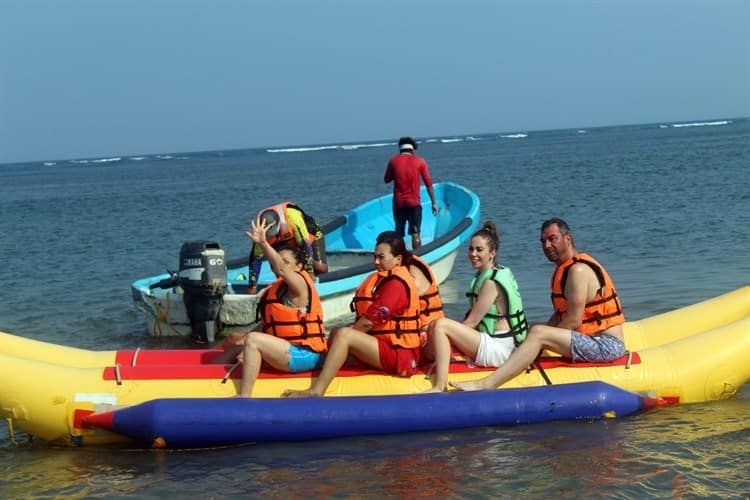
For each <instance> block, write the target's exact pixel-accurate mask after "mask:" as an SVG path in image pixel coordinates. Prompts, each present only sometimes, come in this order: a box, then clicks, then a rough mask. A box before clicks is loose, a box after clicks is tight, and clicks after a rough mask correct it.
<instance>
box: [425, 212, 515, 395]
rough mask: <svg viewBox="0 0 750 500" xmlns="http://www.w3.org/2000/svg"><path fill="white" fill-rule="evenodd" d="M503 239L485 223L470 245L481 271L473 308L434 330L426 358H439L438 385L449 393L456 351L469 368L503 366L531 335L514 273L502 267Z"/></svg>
mask: <svg viewBox="0 0 750 500" xmlns="http://www.w3.org/2000/svg"><path fill="white" fill-rule="evenodd" d="M499 250H500V235H499V232H498V230H497V226H495V224H494V223H493V222H491V221H486V222H485V223H484V225H483V226H482V227H481V228H480V229H479V230H477V231H476V232H475V233H474V234H473V235H472V236H471V239H470V241H469V252H468V257H469V262H470V263H471V267H473V268H474V270H475V271H476V273H475V275H474V278H473V279H472V281H471V286H470V288H469V293H467V294H466V295H467V296H468V297H469V306H470V309H469V310H468V312H467V313H466V315H465V316H464V319H463V320H462V321H460V322H459V321H455V320H452V319H450V318H443V319H439V320H437V321H436V322H434V323H433V324H432V325H431V326H430V331H429V341H428V344H427V354H426V355H427V356H428V357H432V358H434V359H435V385H434V387H433V388H432V389H430V390H428V391H427V392H442V391H445V390H447V389H448V371H449V368H450V360H451V351H452V348H455V349H456V350H458V351H460V352H461V353H462V354H464V355H466V356H468V358H469V359H468V360H467V364H469V365H475V366H481V367H498V366H500V365H502V364H503V363H504V362H505V361H506V360H507V359H508V358H509V357H510V355H511V353H512V352H513V349H515V346H516V345H518V344H520V343H521V342H523V340H524V339H525V338H526V334H527V332H528V325H527V323H526V315H525V314H524V312H523V304H522V301H521V294H520V292H519V290H518V283H517V282H516V279H515V277H514V276H513V272H512V271H511V270H510V268H508V267H504V266H501V265H499V264H498V263H497V255H498V251H499Z"/></svg>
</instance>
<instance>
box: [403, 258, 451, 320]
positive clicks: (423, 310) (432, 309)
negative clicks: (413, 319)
mask: <svg viewBox="0 0 750 500" xmlns="http://www.w3.org/2000/svg"><path fill="white" fill-rule="evenodd" d="M411 263H412V264H413V265H415V266H417V267H418V268H419V269H421V270H422V273H423V274H424V275H425V276H427V279H428V280H430V287H429V288H428V289H427V291H425V292H424V293H423V294H422V295H420V296H419V324H420V325H422V326H424V325H429V324H430V322H431V321H433V320H436V319H438V318H442V317H444V316H445V313H444V312H443V301H442V299H441V298H440V290H439V289H438V283H437V279H436V278H435V273H433V272H432V268H431V267H430V265H429V264H428V263H427V262H426V261H424V260H422V259H421V258H420V257H417V256H416V255H412V257H411Z"/></svg>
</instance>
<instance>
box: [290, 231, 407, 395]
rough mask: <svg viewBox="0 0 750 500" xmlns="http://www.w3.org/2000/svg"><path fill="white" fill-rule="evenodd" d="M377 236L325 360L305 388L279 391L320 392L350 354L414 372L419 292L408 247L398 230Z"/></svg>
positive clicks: (386, 367) (375, 364)
mask: <svg viewBox="0 0 750 500" xmlns="http://www.w3.org/2000/svg"><path fill="white" fill-rule="evenodd" d="M377 241H378V242H379V243H377V245H376V246H375V251H374V253H373V257H374V261H375V269H376V271H375V272H374V273H372V274H371V275H370V276H368V277H367V278H365V280H364V281H363V282H362V284H361V285H360V286H359V288H358V289H357V291H356V293H355V295H354V299H353V300H352V305H353V306H354V310H355V314H356V320H355V322H354V323H353V324H352V325H351V326H344V327H340V328H336V329H334V330H333V331H332V332H331V337H330V348H329V351H328V355H327V356H326V361H325V363H324V364H323V368H322V370H321V372H320V375H319V376H318V378H317V379H316V380H315V381H314V382H313V384H312V385H311V386H310V388H309V389H306V390H301V391H299V390H290V389H287V390H286V391H284V393H283V396H285V397H308V396H323V395H324V394H325V392H326V389H327V388H328V386H329V385H330V383H331V382H332V381H333V379H334V377H335V376H336V374H337V373H338V371H339V369H340V368H341V367H342V366H343V365H344V363H345V362H346V360H347V357H348V356H349V355H350V354H352V355H353V356H354V357H356V358H357V359H359V360H360V361H361V362H363V363H365V364H367V365H370V366H373V367H375V368H378V369H380V370H382V371H384V372H387V373H394V374H397V375H399V376H402V377H409V376H411V375H412V374H414V372H415V370H416V367H417V365H418V364H419V361H420V356H421V350H420V339H419V326H420V325H419V295H418V293H417V286H416V283H415V282H414V278H413V277H412V276H411V274H410V273H409V270H408V266H409V263H410V260H411V253H410V252H409V251H408V250H406V245H405V244H404V240H403V239H402V238H401V237H400V236H398V235H395V234H394V235H393V236H392V237H384V238H380V237H379V238H378V240H377Z"/></svg>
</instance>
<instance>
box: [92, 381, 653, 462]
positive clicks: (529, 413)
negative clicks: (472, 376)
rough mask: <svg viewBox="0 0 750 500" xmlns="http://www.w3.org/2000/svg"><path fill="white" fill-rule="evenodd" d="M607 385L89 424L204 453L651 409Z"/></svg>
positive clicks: (203, 408) (327, 401)
mask: <svg viewBox="0 0 750 500" xmlns="http://www.w3.org/2000/svg"><path fill="white" fill-rule="evenodd" d="M649 406H650V405H649V404H648V403H647V401H646V400H645V399H644V398H643V397H641V396H640V395H638V394H635V393H632V392H628V391H625V390H622V389H619V388H617V387H614V386H612V385H609V384H606V383H604V382H581V383H575V384H561V385H551V386H543V387H531V388H521V389H502V390H494V391H477V392H445V393H435V394H413V395H399V396H376V397H373V396H368V397H354V396H352V397H319V398H306V399H285V398H265V399H249V398H221V399H218V398H178V399H155V400H151V401H147V402H145V403H141V404H139V405H136V406H131V407H126V408H120V409H117V410H113V411H110V412H106V413H99V414H92V415H90V416H89V417H87V423H88V424H89V425H92V426H94V427H99V428H104V429H108V430H111V431H113V432H116V433H118V434H121V435H124V436H127V437H129V438H131V439H133V440H135V441H138V442H140V443H143V444H145V445H148V446H153V447H167V448H202V447H214V446H227V445H238V444H245V443H252V442H259V441H297V440H311V439H322V438H333V437H341V436H354V435H368V434H370V435H372V434H392V433H399V432H410V431H431V430H447V429H459V428H465V427H475V426H485V425H517V424H529V423H538V422H547V421H552V420H574V419H587V420H591V419H600V418H604V417H621V416H624V415H629V414H632V413H635V412H638V411H641V410H644V409H646V408H648V407H649Z"/></svg>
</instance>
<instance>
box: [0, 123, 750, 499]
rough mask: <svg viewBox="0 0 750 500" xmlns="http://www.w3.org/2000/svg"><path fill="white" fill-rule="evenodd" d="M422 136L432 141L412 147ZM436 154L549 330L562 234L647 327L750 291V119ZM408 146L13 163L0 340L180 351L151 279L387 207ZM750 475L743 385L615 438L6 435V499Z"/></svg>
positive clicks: (4, 201) (509, 430) (1, 256)
mask: <svg viewBox="0 0 750 500" xmlns="http://www.w3.org/2000/svg"><path fill="white" fill-rule="evenodd" d="M407 133H409V134H412V135H415V136H418V135H419V133H418V131H403V132H402V131H396V132H395V135H396V136H398V135H402V134H407ZM420 140H421V144H420V147H419V153H420V154H421V155H423V156H424V157H425V158H426V159H427V161H428V163H429V165H430V169H431V172H432V176H433V179H434V180H435V181H436V182H439V181H453V182H457V183H459V184H463V185H464V186H466V187H468V188H470V189H472V190H474V191H475V192H476V193H477V194H478V195H479V196H480V198H481V202H482V217H483V218H484V219H492V220H493V221H495V222H496V223H497V224H498V225H499V227H500V230H501V233H502V246H501V250H500V261H501V262H502V263H503V264H504V265H506V266H509V267H511V268H512V269H513V271H514V273H515V275H516V278H517V279H518V281H519V284H520V286H521V291H522V294H523V297H524V303H525V306H526V310H527V312H528V314H529V316H530V318H531V319H533V320H545V319H546V318H547V317H548V316H549V312H550V304H549V295H548V293H549V292H548V286H549V276H550V273H551V271H552V265H551V264H550V263H549V262H547V260H546V258H545V257H544V255H543V254H542V252H541V249H540V246H539V242H538V240H539V226H540V224H541V222H542V221H543V220H544V219H546V218H549V217H552V216H557V217H561V218H563V219H565V220H567V221H568V223H569V224H570V226H571V228H572V230H573V233H574V237H575V241H576V244H577V247H578V249H579V250H582V251H587V252H589V253H591V254H592V255H594V256H595V257H597V258H598V259H599V260H600V261H602V262H603V263H604V264H605V265H606V266H607V267H608V269H609V271H610V273H611V275H612V277H613V279H614V281H615V283H616V285H617V287H618V290H619V293H620V295H621V297H622V300H623V305H624V308H625V313H626V316H627V317H628V318H629V319H632V320H635V319H639V318H643V317H646V316H650V315H653V314H656V313H660V312H664V311H668V310H671V309H674V308H677V307H681V306H684V305H687V304H691V303H694V302H697V301H700V300H703V299H706V298H709V297H713V296H715V295H719V294H721V293H724V292H727V291H730V290H733V289H736V288H738V287H741V286H745V285H748V284H750V252H749V251H748V248H749V247H750V121H749V120H748V119H747V118H740V119H734V118H717V119H710V120H695V121H694V122H692V123H669V122H666V123H655V124H642V125H629V126H619V127H603V128H590V129H569V130H551V131H508V132H503V133H495V134H483V135H473V136H470V135H462V136H453V137H435V138H421V139H420ZM395 150H396V146H395V139H387V140H378V139H377V138H375V139H373V140H371V141H361V142H359V143H351V144H339V145H309V146H290V147H288V148H274V149H248V150H232V151H212V152H199V153H168V152H165V153H164V154H159V155H155V154H149V155H145V154H144V155H142V156H129V157H125V156H123V157H111V158H89V159H80V160H75V161H71V160H61V161H48V162H39V163H25V164H7V165H0V235H2V242H3V244H2V245H0V262H2V263H3V278H4V280H3V281H4V286H3V287H2V288H0V330H2V331H6V332H10V333H14V334H17V335H23V336H26V337H30V338H35V339H40V340H44V341H49V342H55V343H60V344H66V345H71V346H76V347H83V348H88V349H116V348H134V347H137V346H141V347H145V348H153V347H181V346H184V344H183V343H182V341H181V340H177V339H173V338H172V339H167V338H164V339H161V338H151V337H148V334H147V328H146V324H145V321H144V319H143V317H142V316H141V315H140V313H139V312H138V311H136V310H135V309H134V307H133V304H132V301H131V297H130V289H129V287H130V283H131V282H132V281H133V280H134V279H136V278H140V277H145V276H150V275H154V274H158V273H161V272H164V271H165V269H167V268H169V269H175V268H176V267H177V258H178V254H179V249H180V246H181V244H182V242H183V241H187V240H194V239H206V238H209V239H214V240H216V241H219V242H220V243H221V244H222V246H223V247H224V248H225V249H226V251H227V254H228V256H229V257H236V256H239V255H242V254H244V253H245V252H246V251H247V247H248V242H247V238H246V237H245V236H244V234H243V230H244V227H245V225H246V224H247V222H248V220H249V219H250V217H251V216H252V215H254V214H255V213H256V212H257V211H258V210H259V209H260V208H263V207H265V206H268V205H270V204H273V203H276V202H278V201H282V200H293V201H295V202H297V203H299V204H300V205H301V206H303V207H304V208H305V209H306V210H307V211H309V212H311V213H313V214H314V215H315V216H317V217H318V218H319V219H320V220H321V221H323V222H327V221H328V220H330V219H333V218H334V217H335V216H337V215H338V214H340V213H341V212H343V211H345V210H347V209H349V208H351V207H353V206H355V205H357V204H359V203H361V202H363V201H365V200H368V199H370V198H373V197H376V196H379V195H382V194H385V193H388V192H389V191H390V189H391V187H390V186H389V185H386V184H384V183H383V180H382V177H383V171H384V168H385V164H386V162H387V160H388V158H389V157H390V156H391V155H392V154H394V152H395ZM470 274H471V271H470V267H469V265H468V263H467V261H466V258H465V257H464V256H463V255H461V256H459V258H458V259H457V261H456V265H455V267H454V270H453V273H452V275H451V277H450V278H449V280H448V281H447V282H446V283H445V284H444V286H443V287H442V291H443V294H444V297H445V298H446V299H447V302H448V312H449V315H450V316H452V317H460V316H461V315H462V314H463V312H464V309H465V307H466V305H465V303H464V301H465V297H464V294H463V292H464V288H465V287H466V286H467V285H468V282H469V279H470ZM716 313H717V314H721V311H716ZM747 334H748V335H750V332H747ZM726 348H727V349H731V346H726ZM40 383H44V382H43V381H40ZM425 417H426V418H428V416H427V415H426V416H425ZM16 439H18V440H20V441H22V442H25V439H24V436H23V435H16ZM748 470H750V387H747V386H746V387H744V388H743V389H742V390H741V391H740V393H739V394H738V395H737V396H736V397H734V398H732V399H729V400H725V401H719V402H712V403H706V404H694V405H684V406H676V407H668V408H660V409H658V410H656V411H653V412H650V413H646V414H642V415H638V416H634V417H629V418H624V419H620V420H612V421H597V422H562V423H553V424H544V425H529V426H519V427H495V428H475V429H468V430H463V431H455V432H439V433H417V434H406V435H393V436H383V437H361V438H349V439H335V440H328V441H318V442H308V443H292V444H289V443H285V444H261V445H250V446H244V447H239V448H231V449H219V450H211V451H200V452H197V451H180V452H160V451H149V450H116V451H112V450H98V449H68V448H57V447H51V446H48V445H46V444H45V443H42V442H36V441H34V442H33V443H32V444H31V445H21V446H16V445H14V444H12V442H11V440H10V439H9V437H8V435H7V432H5V431H4V430H3V431H2V432H0V497H3V498H51V497H66V498H67V497H73V498H101V497H108V498H110V497H114V498H117V497H130V496H132V497H139V498H151V497H166V496H170V497H178V498H180V497H205V498H215V497H247V496H253V497H259V496H261V495H262V496H264V497H270V498H291V497H317V498H319V497H335V498H344V497H384V498H393V497H397V498H411V497H437V496H440V497H450V498H476V497H507V498H517V497H541V496H551V495H554V496H557V497H565V498H574V497H615V498H641V497H644V496H645V497H659V498H661V497H678V498H684V497H688V498H694V497H723V498H748V497H750V479H749V478H750V475H749V474H748Z"/></svg>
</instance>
